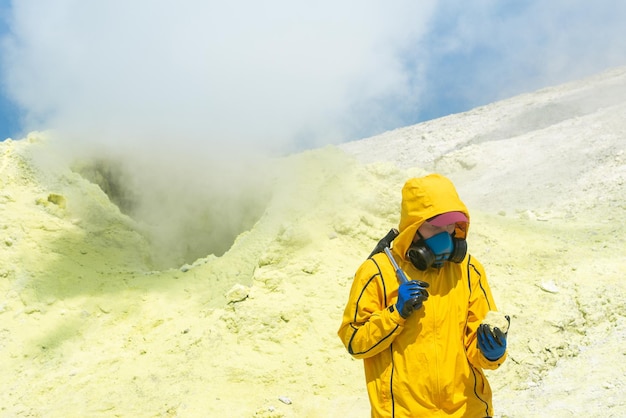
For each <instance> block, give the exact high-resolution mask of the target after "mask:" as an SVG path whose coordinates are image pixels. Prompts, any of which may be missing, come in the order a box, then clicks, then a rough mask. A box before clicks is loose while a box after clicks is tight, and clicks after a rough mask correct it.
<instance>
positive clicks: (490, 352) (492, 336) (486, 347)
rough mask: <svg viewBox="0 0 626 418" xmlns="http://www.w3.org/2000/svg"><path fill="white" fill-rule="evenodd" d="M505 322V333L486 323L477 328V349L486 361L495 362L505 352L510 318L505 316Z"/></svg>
mask: <svg viewBox="0 0 626 418" xmlns="http://www.w3.org/2000/svg"><path fill="white" fill-rule="evenodd" d="M506 321H507V326H506V332H503V331H502V330H501V329H500V328H498V327H493V328H492V327H490V326H489V324H487V323H483V324H480V326H479V327H478V332H477V338H478V348H479V349H480V351H481V352H482V353H483V355H484V356H485V358H486V359H487V360H490V361H496V360H498V359H499V358H500V357H502V356H503V355H504V353H505V352H506V338H507V334H508V325H509V324H510V322H511V318H510V317H509V316H508V315H507V316H506Z"/></svg>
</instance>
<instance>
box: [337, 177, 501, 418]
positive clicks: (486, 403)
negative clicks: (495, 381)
mask: <svg viewBox="0 0 626 418" xmlns="http://www.w3.org/2000/svg"><path fill="white" fill-rule="evenodd" d="M468 228H469V213H468V211H467V208H466V207H465V205H464V204H463V202H462V201H461V200H460V198H459V196H458V194H457V192H456V190H455V188H454V185H453V184H452V182H451V181H450V180H448V179H447V178H445V177H443V176H441V175H438V174H433V175H429V176H426V177H422V178H414V179H410V180H409V181H407V182H406V184H405V185H404V187H403V189H402V211H401V216H400V225H399V228H398V232H399V235H398V236H397V237H396V238H395V240H394V241H393V248H392V249H391V252H390V255H392V256H393V259H394V260H395V262H396V263H397V265H398V266H399V268H400V269H401V270H402V271H403V272H404V273H405V277H406V278H407V279H408V281H406V282H404V283H399V280H398V278H397V275H396V269H395V268H394V266H393V264H392V262H391V260H390V259H389V257H388V255H387V254H386V253H385V252H379V253H377V254H374V255H372V256H370V258H368V259H367V260H366V261H365V262H364V263H363V264H362V265H361V266H360V267H359V269H358V270H357V272H356V275H355V278H354V282H353V284H352V288H351V290H350V297H349V300H348V303H347V305H346V308H345V312H344V315H343V322H342V324H341V327H340V329H339V332H338V334H339V336H340V338H341V339H342V341H343V343H344V345H345V346H346V348H347V349H348V352H349V353H350V354H351V355H352V356H354V357H355V358H358V359H363V363H364V367H365V378H366V385H367V391H368V395H369V399H370V404H371V411H372V417H396V418H398V417H436V416H454V417H490V416H492V415H493V407H492V402H491V388H490V387H489V383H488V382H487V379H486V378H485V375H484V373H483V369H495V368H497V367H499V366H500V365H501V364H502V363H503V362H504V360H505V358H506V336H507V335H506V330H507V329H508V325H507V326H506V327H503V328H506V329H504V330H501V329H499V328H497V327H489V326H486V325H481V323H482V322H483V320H484V318H485V316H486V315H487V312H489V311H496V310H497V309H496V305H495V303H494V300H493V297H492V295H491V290H490V288H489V284H488V283H487V277H486V275H485V271H484V269H483V266H482V265H481V264H480V263H479V262H478V260H476V259H475V258H474V257H472V256H471V255H469V254H467V245H466V242H465V238H466V236H467V231H468ZM507 321H508V317H507Z"/></svg>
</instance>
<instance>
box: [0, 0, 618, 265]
mask: <svg viewBox="0 0 626 418" xmlns="http://www.w3.org/2000/svg"><path fill="white" fill-rule="evenodd" d="M625 20H626V3H624V2H621V1H620V0H613V1H609V0H598V1H596V2H594V3H593V4H591V3H589V2H588V1H586V0H572V1H569V0H553V1H550V2H546V1H541V0H531V1H526V2H516V3H511V2H501V1H497V0H477V1H475V2H472V4H471V6H468V5H466V4H464V3H461V2H458V1H453V0H430V1H414V0H402V1H394V2H382V1H374V0H361V1H354V0H347V1H340V2H336V1H333V2H331V1H329V0H322V1H318V2H309V3H302V2H293V1H287V0H271V1H266V2H254V1H241V0H238V1H237V0H235V1H228V2H217V1H208V0H184V1H177V2H174V1H173V0H134V1H127V0H93V1H89V2H85V1H80V0H48V1H45V2H40V1H35V0H19V1H14V2H13V8H12V10H11V15H10V19H8V23H9V28H10V32H9V34H8V35H7V36H5V37H4V38H3V42H2V59H3V67H2V70H3V82H4V85H5V86H6V88H7V89H8V94H9V95H10V97H11V98H12V99H13V100H14V101H15V102H16V103H17V105H18V106H19V107H20V109H21V110H22V111H23V113H24V116H25V121H24V123H25V126H24V129H25V130H26V131H28V130H52V131H53V132H55V134H56V136H57V139H58V140H59V142H58V143H59V144H61V148H62V151H63V152H65V153H68V152H71V153H75V152H78V151H79V150H81V148H82V149H83V151H84V150H85V149H86V150H88V151H89V152H90V153H91V155H92V156H94V155H95V156H97V157H98V158H99V161H96V163H95V166H96V167H102V164H107V161H106V160H108V161H111V160H113V161H115V162H114V163H110V164H111V167H119V170H118V171H116V172H115V173H111V174H110V175H109V177H110V178H109V180H110V181H114V182H117V183H119V184H121V185H124V187H126V188H128V190H122V192H123V193H124V195H125V196H131V197H132V199H130V201H131V202H132V204H131V205H130V206H129V209H128V211H129V212H131V214H132V215H133V216H134V217H135V218H137V219H141V220H143V221H145V222H146V223H149V224H150V225H155V226H156V228H155V230H157V229H158V230H160V231H163V230H165V229H166V230H167V232H163V233H162V234H161V235H160V236H158V237H156V238H155V239H156V240H158V241H160V242H163V243H172V245H176V244H177V243H178V242H180V241H182V240H187V242H193V243H194V244H193V246H194V247H195V248H194V256H197V255H198V254H207V253H208V252H210V251H211V248H209V247H211V245H212V244H211V243H210V242H208V243H207V242H206V241H207V240H208V241H212V242H215V241H218V240H219V241H222V242H229V240H230V239H231V238H232V236H231V237H230V238H224V237H225V236H228V235H229V234H230V235H236V233H238V232H240V231H241V230H242V225H241V224H239V225H234V226H233V227H232V228H230V227H229V228H227V229H228V230H227V231H226V232H224V233H220V234H219V235H220V237H219V238H215V239H214V238H207V237H208V236H209V235H211V234H210V233H209V231H208V230H203V229H202V228H198V225H197V222H196V220H197V219H198V218H199V217H204V218H206V219H209V220H210V221H207V222H205V225H209V224H211V222H213V223H214V224H215V223H216V222H218V223H220V225H221V226H223V225H226V224H228V222H224V221H223V220H224V219H226V218H228V219H231V220H232V219H244V218H245V222H244V221H242V222H244V223H246V225H249V224H250V223H251V222H254V216H249V214H250V213H251V212H252V213H255V216H256V215H258V214H259V213H262V211H255V210H252V211H250V210H248V209H245V210H244V211H242V209H241V207H247V208H249V207H250V206H254V205H255V204H256V203H257V202H262V201H264V199H266V198H267V196H266V194H265V193H264V191H263V186H262V185H263V184H264V182H265V180H264V179H263V178H262V173H263V172H264V170H263V169H262V168H259V167H258V166H257V165H256V163H255V162H252V161H251V158H256V157H257V156H258V155H259V154H262V155H268V154H269V155H275V154H285V153H289V152H292V151H295V150H301V149H305V148H311V147H317V146H321V145H324V144H328V143H336V142H341V141H347V140H352V139H358V138H362V137H366V136H370V135H374V134H376V133H380V132H382V131H384V130H389V129H393V128H397V127H400V126H405V125H411V124H414V123H417V122H419V121H422V120H425V119H429V118H433V117H438V116H443V115H446V114H450V113H456V112H460V111H464V110H468V109H470V108H472V107H475V106H479V105H482V104H487V103H490V102H493V101H495V100H498V99H502V98H505V97H509V96H512V95H515V94H518V93H522V92H527V91H533V90H536V89H538V88H541V87H545V86H548V85H552V84H556V83H560V82H564V81H569V80H573V79H575V78H579V77H583V76H586V75H590V74H592V73H594V72H598V71H601V70H603V69H605V68H607V67H609V66H617V65H625V64H626V36H624V35H625V33H624V29H623V28H624V25H623V22H624V21H625ZM85 152H86V151H85ZM103 156H105V157H106V159H105V161H104V162H103V161H102V157H103ZM107 170H108V169H107ZM105 171H106V170H105ZM233 190H234V191H238V192H233ZM216 202H218V203H219V204H220V207H217V205H216ZM235 223H238V221H235ZM165 225H166V226H167V228H164V226H165ZM244 229H245V228H244ZM198 231H199V232H198ZM193 234H196V235H194V236H191V235H193ZM227 247H228V245H221V246H220V248H219V250H216V252H219V251H223V250H224V248H227ZM213 248H214V247H213ZM164 252H165V253H167V252H172V248H165V249H164Z"/></svg>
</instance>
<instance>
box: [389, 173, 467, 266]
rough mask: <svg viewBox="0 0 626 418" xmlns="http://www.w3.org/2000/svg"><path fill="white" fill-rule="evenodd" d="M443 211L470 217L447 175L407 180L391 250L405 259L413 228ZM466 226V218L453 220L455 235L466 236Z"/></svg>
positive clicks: (413, 235)
mask: <svg viewBox="0 0 626 418" xmlns="http://www.w3.org/2000/svg"><path fill="white" fill-rule="evenodd" d="M446 212H463V213H464V214H465V216H466V217H467V219H468V220H469V219H470V216H469V212H468V211H467V208H466V207H465V204H464V203H463V202H462V201H461V198H460V197H459V195H458V193H457V191H456V188H455V187H454V185H453V184H452V182H451V181H450V180H449V179H448V178H447V177H444V176H442V175H440V174H430V175H428V176H425V177H419V178H412V179H409V180H408V181H407V182H406V183H405V184H404V187H403V188H402V210H401V213H400V224H399V226H398V231H399V235H398V236H397V237H396V239H395V240H394V241H393V243H394V244H393V247H394V248H393V249H394V250H395V252H396V253H397V254H398V255H399V256H400V257H402V258H403V259H405V258H406V257H405V255H406V252H407V250H408V249H409V247H410V246H411V243H412V242H413V238H414V237H415V234H416V233H417V229H418V228H419V227H420V226H421V225H422V224H423V223H424V222H425V221H427V220H428V219H430V218H433V217H435V216H437V215H441V214H442V213H446ZM468 229H469V221H468V222H467V223H465V222H459V223H457V224H456V231H455V236H456V237H457V238H466V237H467V231H468Z"/></svg>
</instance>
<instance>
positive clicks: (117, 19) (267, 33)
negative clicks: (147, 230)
mask: <svg viewBox="0 0 626 418" xmlns="http://www.w3.org/2000/svg"><path fill="white" fill-rule="evenodd" d="M427 6H428V3H424V2H422V4H421V5H420V6H419V7H418V6H416V5H413V4H412V2H409V1H404V2H398V3H397V4H394V5H392V6H388V5H383V4H382V3H379V2H375V1H359V2H356V1H348V2H340V3H337V2H330V1H322V2H316V3H310V4H296V3H294V2H289V1H270V2H252V1H233V2H214V1H198V0H189V1H185V2H178V3H175V2H172V1H167V0H160V1H147V0H144V1H133V2H127V1H119V0H107V1H94V2H89V3H85V2H81V1H78V0H53V1H49V2H46V3H45V4H41V3H40V2H34V1H28V0H27V1H21V2H16V3H15V5H14V20H13V35H12V36H11V37H9V38H8V40H7V41H6V42H5V46H4V52H5V54H6V55H7V56H8V63H9V65H8V71H7V72H6V77H7V78H8V80H9V83H8V84H9V85H10V86H11V93H12V95H13V97H14V98H15V99H16V101H17V103H18V104H19V105H20V106H21V107H22V108H24V109H25V110H26V112H27V121H28V124H29V125H30V127H32V128H39V129H41V128H44V129H50V128H52V129H59V130H61V131H62V132H63V133H64V134H65V135H71V136H75V137H80V138H81V140H100V141H105V142H114V143H115V142H116V141H126V140H128V141H132V142H133V144H135V145H142V144H143V145H147V144H153V143H154V142H155V141H162V140H164V141H177V142H179V143H183V144H184V143H187V142H190V143H192V144H193V146H194V147H196V146H198V145H201V144H237V145H256V146H260V145H261V144H263V147H265V148H266V147H269V148H273V147H277V148H280V147H285V146H287V147H289V146H291V145H292V142H293V141H296V140H309V141H312V142H313V143H315V144H320V143H325V142H333V141H337V140H341V139H345V138H346V137H347V136H349V135H350V132H347V131H346V129H345V126H341V123H340V122H341V121H342V119H346V116H345V115H346V113H349V112H350V111H351V109H354V108H355V107H357V106H361V107H362V108H365V107H367V106H368V105H367V104H368V103H375V102H376V100H378V99H379V98H380V97H383V96H388V95H390V94H393V93H394V92H398V91H401V90H402V89H403V87H404V83H405V78H404V74H403V69H402V67H401V66H400V65H399V64H398V62H399V60H398V58H397V48H398V46H399V45H400V44H401V43H403V42H405V41H406V37H407V36H408V37H415V36H418V35H419V32H418V29H416V28H420V27H423V26H424V23H425V22H426V21H427V20H428V18H429V15H430V10H429V8H428V7H427Z"/></svg>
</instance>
